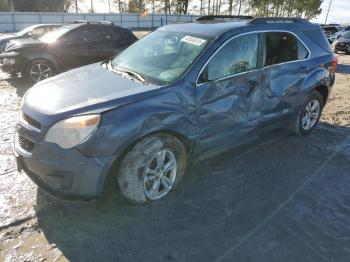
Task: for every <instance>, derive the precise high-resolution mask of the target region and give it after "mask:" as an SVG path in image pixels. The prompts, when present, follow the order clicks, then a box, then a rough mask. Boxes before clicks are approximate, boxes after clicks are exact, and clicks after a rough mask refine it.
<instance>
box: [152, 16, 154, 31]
mask: <svg viewBox="0 0 350 262" xmlns="http://www.w3.org/2000/svg"><path fill="white" fill-rule="evenodd" d="M153 16H154V15H153V14H152V30H153V28H154V18H153Z"/></svg>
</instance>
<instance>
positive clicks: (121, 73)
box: [110, 63, 147, 84]
mask: <svg viewBox="0 0 350 262" xmlns="http://www.w3.org/2000/svg"><path fill="white" fill-rule="evenodd" d="M110 65H111V68H112V71H114V72H116V73H117V74H120V75H123V74H127V75H129V76H131V77H133V78H136V79H138V80H139V81H140V82H142V83H144V84H146V83H147V82H146V79H145V78H144V77H143V76H142V75H140V74H138V73H136V72H133V71H131V70H127V69H121V68H114V67H113V65H112V63H110Z"/></svg>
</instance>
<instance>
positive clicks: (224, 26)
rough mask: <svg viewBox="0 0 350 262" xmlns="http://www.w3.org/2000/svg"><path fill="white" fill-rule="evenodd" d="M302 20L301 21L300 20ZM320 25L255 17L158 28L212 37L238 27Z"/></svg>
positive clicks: (259, 28)
mask: <svg viewBox="0 0 350 262" xmlns="http://www.w3.org/2000/svg"><path fill="white" fill-rule="evenodd" d="M299 20H300V21H299ZM319 27H320V25H318V24H313V23H310V22H308V21H306V20H304V19H298V18H255V19H253V20H250V19H240V20H233V21H229V22H227V21H217V20H213V21H210V20H207V21H200V22H193V23H184V24H172V25H166V26H163V27H160V28H159V29H158V30H164V31H175V32H176V31H177V32H186V33H192V34H200V35H206V36H211V37H218V36H220V35H222V34H223V33H225V32H227V31H229V30H233V29H238V28H242V29H243V28H246V30H251V31H253V30H291V31H295V30H300V29H315V28H319Z"/></svg>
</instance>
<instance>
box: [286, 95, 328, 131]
mask: <svg viewBox="0 0 350 262" xmlns="http://www.w3.org/2000/svg"><path fill="white" fill-rule="evenodd" d="M323 106H324V105H323V97H322V95H321V94H320V93H319V92H317V91H313V92H312V93H311V94H310V96H309V97H308V98H307V99H306V101H305V103H304V104H303V106H302V107H301V108H300V110H299V112H298V115H297V117H296V119H295V120H294V121H293V123H292V129H293V132H294V133H296V134H298V135H301V136H306V135H309V134H310V133H311V131H312V130H313V129H314V128H315V126H316V125H317V123H318V121H319V120H320V117H321V113H322V109H323Z"/></svg>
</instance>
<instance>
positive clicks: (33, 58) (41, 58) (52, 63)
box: [21, 57, 58, 74]
mask: <svg viewBox="0 0 350 262" xmlns="http://www.w3.org/2000/svg"><path fill="white" fill-rule="evenodd" d="M34 61H45V62H47V63H49V64H50V65H51V66H52V67H53V70H54V74H57V73H58V65H57V63H55V61H54V60H53V59H50V58H48V57H28V58H27V61H26V63H25V64H24V65H23V66H22V68H21V72H22V74H23V73H24V72H25V70H27V68H28V67H29V66H30V65H31V64H32V63H33V62H34Z"/></svg>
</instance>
